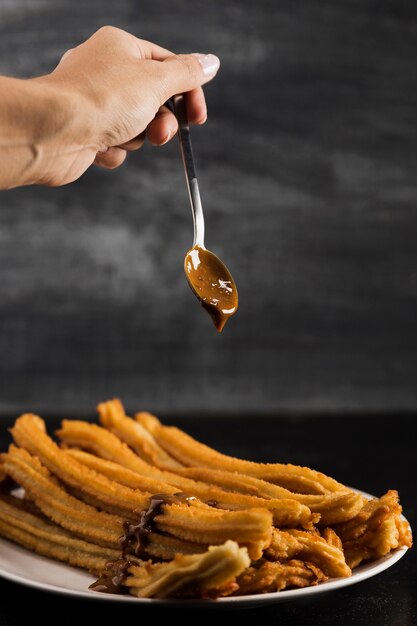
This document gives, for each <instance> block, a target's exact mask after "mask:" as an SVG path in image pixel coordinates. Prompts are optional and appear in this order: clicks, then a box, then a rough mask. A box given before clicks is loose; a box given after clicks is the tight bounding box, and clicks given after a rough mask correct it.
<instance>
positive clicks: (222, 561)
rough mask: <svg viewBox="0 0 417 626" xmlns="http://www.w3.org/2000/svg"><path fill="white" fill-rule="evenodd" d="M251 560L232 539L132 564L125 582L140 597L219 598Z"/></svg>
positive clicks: (132, 592)
mask: <svg viewBox="0 0 417 626" xmlns="http://www.w3.org/2000/svg"><path fill="white" fill-rule="evenodd" d="M249 564H250V559H249V556H248V553H247V551H246V549H245V548H240V547H239V545H238V544H237V543H236V542H234V541H230V540H229V541H226V542H225V543H224V545H221V546H210V547H209V548H208V550H206V551H205V552H203V553H202V554H194V555H189V556H185V555H179V556H176V557H175V558H174V559H173V560H172V561H170V562H169V563H154V564H152V563H144V564H143V565H141V566H135V565H132V566H130V567H129V568H128V575H127V577H126V578H125V579H124V580H123V581H122V584H123V585H124V586H125V587H127V589H128V590H129V592H130V593H131V594H132V595H135V596H137V597H139V598H167V597H175V596H181V597H199V598H216V597H219V596H220V595H224V593H225V590H227V593H231V591H233V590H234V589H235V588H236V584H235V579H236V576H238V575H239V574H241V573H242V572H243V571H244V570H245V568H247V567H248V566H249ZM110 577H111V574H110ZM106 578H108V574H107V575H106V576H105V577H104V579H105V580H106ZM98 585H99V588H100V579H99V581H98Z"/></svg>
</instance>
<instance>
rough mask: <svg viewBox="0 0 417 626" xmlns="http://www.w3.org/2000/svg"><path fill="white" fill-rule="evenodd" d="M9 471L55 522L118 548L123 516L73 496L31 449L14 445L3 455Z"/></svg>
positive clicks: (93, 539) (86, 536) (86, 537)
mask: <svg viewBox="0 0 417 626" xmlns="http://www.w3.org/2000/svg"><path fill="white" fill-rule="evenodd" d="M2 457H3V461H4V468H5V470H6V472H7V473H8V474H9V475H10V476H11V477H12V478H13V479H14V480H15V481H16V482H17V483H19V485H21V486H22V487H23V488H24V489H25V492H26V495H27V496H28V497H29V498H30V499H31V500H33V501H34V502H35V504H36V506H37V507H38V508H39V509H40V510H41V511H42V513H44V515H46V516H47V517H49V518H50V519H52V520H53V521H54V522H55V523H56V524H59V525H60V526H62V527H63V528H66V529H67V530H69V531H72V532H73V533H75V534H76V535H78V536H80V537H83V538H85V539H87V540H88V541H92V542H94V543H97V544H99V545H104V546H110V547H114V548H118V546H119V538H120V536H121V534H122V525H123V519H122V518H120V517H117V516H114V515H109V514H108V513H105V512H102V511H97V510H96V509H95V508H94V507H92V506H90V505H88V504H85V503H84V502H82V501H81V500H78V499H77V498H75V497H74V496H72V495H70V494H69V493H67V492H66V491H65V489H64V488H63V487H62V486H61V485H60V484H59V483H58V481H57V480H56V479H55V478H54V477H53V476H51V475H50V473H49V472H48V470H47V469H46V468H45V467H43V466H42V464H41V463H40V461H39V459H38V458H36V457H34V456H32V455H30V454H29V452H27V451H26V450H23V449H21V448H16V446H13V445H11V446H10V448H9V452H8V453H7V454H3V455H2Z"/></svg>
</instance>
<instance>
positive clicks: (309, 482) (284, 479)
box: [135, 413, 347, 494]
mask: <svg viewBox="0 0 417 626" xmlns="http://www.w3.org/2000/svg"><path fill="white" fill-rule="evenodd" d="M148 416H149V414H145V417H144V414H143V413H137V414H136V416H135V417H136V419H137V421H138V422H139V423H140V424H142V425H143V426H144V428H145V429H147V430H148V432H149V433H151V434H152V435H153V436H154V438H155V441H156V443H157V444H159V445H160V446H161V447H162V448H163V449H164V450H165V451H166V452H168V454H169V455H170V456H172V457H173V458H174V459H175V460H177V461H178V462H180V463H182V464H183V465H185V466H187V467H188V466H191V467H201V466H203V467H213V468H215V469H222V470H229V471H232V472H240V473H242V474H249V476H255V477H257V478H261V479H263V480H266V481H269V482H271V483H273V484H277V485H280V486H281V487H284V488H286V489H289V490H290V491H293V492H295V493H309V494H323V493H326V492H328V491H340V490H344V491H346V490H347V487H345V486H344V485H342V484H341V483H339V482H337V481H336V480H334V479H333V478H330V477H329V476H326V475H325V474H322V473H321V472H317V471H315V470H312V469H310V468H308V467H299V466H298V465H291V464H287V465H285V464H281V463H255V462H253V461H245V460H242V459H237V458H234V457H230V456H227V455H226V454H222V453H221V452H218V451H217V450H214V449H213V448H210V447H209V446H206V445H205V444H203V443H200V442H199V441H196V440H195V439H193V438H192V437H191V436H190V435H187V434H186V433H185V432H184V431H182V430H180V429H179V428H176V427H175V426H163V425H162V424H161V422H160V421H159V420H158V419H157V418H156V417H155V416H152V419H151V420H149V417H148Z"/></svg>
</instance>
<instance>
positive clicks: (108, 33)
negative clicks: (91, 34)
mask: <svg viewBox="0 0 417 626" xmlns="http://www.w3.org/2000/svg"><path fill="white" fill-rule="evenodd" d="M96 34H97V35H100V36H102V37H106V38H114V37H116V36H117V37H118V36H119V35H120V29H119V28H116V26H110V25H109V24H106V25H105V26H102V27H101V28H99V29H98V31H97V33H96Z"/></svg>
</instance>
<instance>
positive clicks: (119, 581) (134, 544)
mask: <svg viewBox="0 0 417 626" xmlns="http://www.w3.org/2000/svg"><path fill="white" fill-rule="evenodd" d="M195 499H196V498H195V497H194V496H187V495H186V494H185V493H181V492H178V493H173V494H171V493H156V494H155V495H153V496H152V497H151V498H150V499H149V506H148V508H147V509H143V510H142V511H139V512H138V516H139V519H138V522H135V523H131V522H129V521H126V522H125V523H124V524H123V530H124V534H123V536H122V537H121V538H120V547H121V550H122V558H121V559H117V560H116V561H109V562H108V563H106V568H105V570H104V571H103V572H102V574H101V576H100V577H99V578H98V579H97V580H96V581H95V582H94V583H92V584H91V585H90V586H89V589H92V590H93V591H100V592H101V593H127V588H126V587H124V586H123V583H124V581H125V580H126V578H127V576H128V573H129V567H130V566H131V565H135V563H133V562H131V561H130V560H129V557H128V556H126V554H127V552H128V551H129V552H133V553H134V554H135V556H137V557H139V558H141V559H147V558H148V556H147V554H146V545H147V543H148V541H149V535H150V533H151V532H154V531H155V517H156V516H157V515H159V514H160V513H161V512H162V511H161V509H162V506H163V505H164V504H179V503H186V504H189V503H190V502H191V501H192V500H195Z"/></svg>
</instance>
